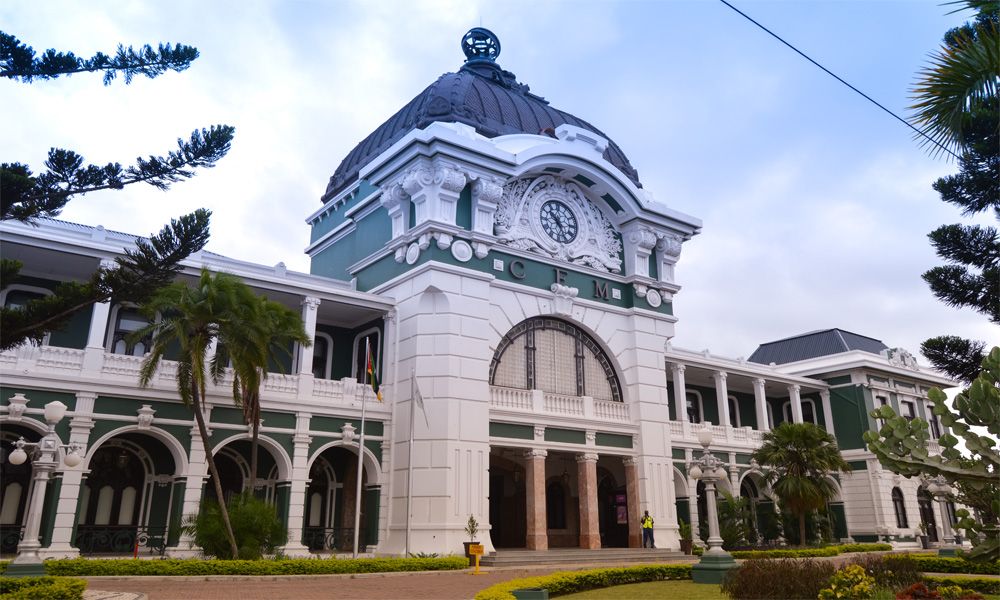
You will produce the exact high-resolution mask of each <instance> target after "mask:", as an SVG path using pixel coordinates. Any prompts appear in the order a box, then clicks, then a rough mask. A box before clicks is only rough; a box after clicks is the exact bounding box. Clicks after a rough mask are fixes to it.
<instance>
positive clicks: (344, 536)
mask: <svg viewBox="0 0 1000 600" xmlns="http://www.w3.org/2000/svg"><path fill="white" fill-rule="evenodd" d="M302 544H303V545H304V546H306V547H307V548H309V550H311V551H313V552H322V551H324V550H337V551H340V552H351V551H353V550H354V528H353V527H336V528H334V527H305V528H303V530H302ZM367 547H368V544H367V543H366V540H365V535H364V533H362V534H361V537H360V539H358V551H359V552H364V551H365V550H366V549H367Z"/></svg>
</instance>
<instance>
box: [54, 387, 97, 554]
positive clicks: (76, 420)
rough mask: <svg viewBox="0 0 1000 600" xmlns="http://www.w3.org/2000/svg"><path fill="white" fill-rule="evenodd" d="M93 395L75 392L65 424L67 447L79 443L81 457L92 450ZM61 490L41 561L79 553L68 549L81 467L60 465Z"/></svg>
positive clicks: (78, 498)
mask: <svg viewBox="0 0 1000 600" xmlns="http://www.w3.org/2000/svg"><path fill="white" fill-rule="evenodd" d="M95 400H97V394H95V393H93V392H78V393H77V394H76V405H75V406H74V407H73V418H72V419H71V420H70V423H69V427H70V430H69V439H67V440H63V441H64V442H66V443H68V444H79V445H80V447H81V448H83V450H82V451H81V453H82V454H84V455H86V456H92V455H93V453H94V451H95V450H97V449H96V448H90V447H89V445H88V444H89V443H90V430H91V429H93V428H94V420H93V419H92V418H91V415H92V414H93V412H94V401H95ZM60 470H61V471H62V487H61V488H60V489H59V500H58V501H57V502H56V519H55V526H54V527H53V529H52V543H51V544H50V545H49V547H48V548H42V549H41V551H40V554H41V555H42V556H43V557H45V558H61V557H75V556H79V555H80V551H79V550H78V549H77V548H74V547H73V546H72V543H73V529H74V527H75V525H76V509H77V504H78V503H79V501H80V496H81V487H82V486H83V467H82V465H81V466H77V467H73V468H71V467H67V466H65V465H62V468H61V469H60Z"/></svg>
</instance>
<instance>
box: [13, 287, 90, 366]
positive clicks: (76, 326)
mask: <svg viewBox="0 0 1000 600" xmlns="http://www.w3.org/2000/svg"><path fill="white" fill-rule="evenodd" d="M59 283H60V282H58V281H54V280H51V279H41V278H38V277H26V276H19V277H18V278H17V279H16V280H13V281H5V282H4V284H5V285H9V284H19V285H28V286H32V287H39V288H44V289H47V290H53V291H54V290H55V289H56V287H58V286H59ZM92 314H93V307H92V306H88V307H86V308H85V309H83V310H81V311H80V312H78V313H75V314H74V315H73V316H72V317H70V319H69V321H67V322H66V324H65V325H64V326H63V327H61V328H59V329H58V330H55V331H53V332H52V333H51V335H50V336H49V345H50V346H58V347H60V348H75V349H77V350H82V349H84V348H85V347H86V346H87V335H88V334H89V333H90V317H91V315H92Z"/></svg>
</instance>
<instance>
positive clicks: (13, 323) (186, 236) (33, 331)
mask: <svg viewBox="0 0 1000 600" xmlns="http://www.w3.org/2000/svg"><path fill="white" fill-rule="evenodd" d="M211 214H212V213H211V211H208V210H206V209H198V210H196V211H195V212H193V213H191V214H188V215H184V216H182V217H180V218H178V219H173V220H171V221H170V224H169V225H167V226H165V227H164V228H163V229H162V230H160V232H159V233H158V234H156V235H153V236H151V237H150V238H149V240H144V239H139V240H137V241H136V249H135V250H127V251H126V252H125V256H124V257H120V258H118V259H117V263H118V265H117V268H113V269H100V270H98V271H96V272H95V273H94V274H93V275H92V276H91V278H90V281H88V282H86V283H76V282H68V283H62V284H60V285H59V286H58V287H57V288H56V289H55V290H54V291H55V293H54V294H53V295H51V296H45V297H43V298H38V299H34V300H30V301H28V302H27V303H26V304H25V306H24V307H22V308H7V307H5V308H3V309H0V351H4V350H8V349H10V348H13V347H15V346H18V345H20V344H22V343H24V342H25V341H27V340H34V341H36V342H40V341H41V340H42V339H43V338H44V337H45V335H46V334H47V333H49V332H50V331H53V330H56V329H59V328H61V327H62V326H64V325H65V324H66V323H67V322H68V320H69V319H70V318H71V317H72V316H73V315H74V314H76V313H77V312H79V311H80V310H82V309H84V308H86V307H87V306H90V305H92V304H94V303H97V302H107V301H110V300H115V301H123V300H126V301H129V302H134V303H137V304H138V303H142V302H144V301H145V300H146V299H148V298H149V296H150V295H151V294H152V293H153V292H154V291H155V290H156V289H157V288H159V287H162V286H164V285H166V284H167V283H169V282H170V281H171V280H173V279H174V277H175V276H176V275H177V273H178V272H179V271H180V269H181V265H180V263H181V261H183V260H184V259H185V258H187V257H188V256H190V255H191V254H193V253H195V252H197V251H199V250H201V249H202V248H204V247H205V244H207V243H208V236H209V231H208V227H209V221H210V218H211ZM10 262H13V261H10ZM12 267H13V265H8V264H5V265H4V272H5V274H8V273H13V271H12ZM11 282H12V279H7V278H6V277H5V279H4V285H9V284H10V283H11Z"/></svg>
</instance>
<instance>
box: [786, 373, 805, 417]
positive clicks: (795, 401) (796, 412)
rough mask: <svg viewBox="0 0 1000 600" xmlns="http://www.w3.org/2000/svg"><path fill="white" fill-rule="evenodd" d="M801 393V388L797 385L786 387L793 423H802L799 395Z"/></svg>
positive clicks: (800, 398)
mask: <svg viewBox="0 0 1000 600" xmlns="http://www.w3.org/2000/svg"><path fill="white" fill-rule="evenodd" d="M801 391H802V387H801V386H800V385H799V384H797V383H795V384H792V385H790V386H788V400H789V401H790V402H791V404H792V422H793V423H801V422H802V397H801V396H800V395H799V393H800V392H801Z"/></svg>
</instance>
